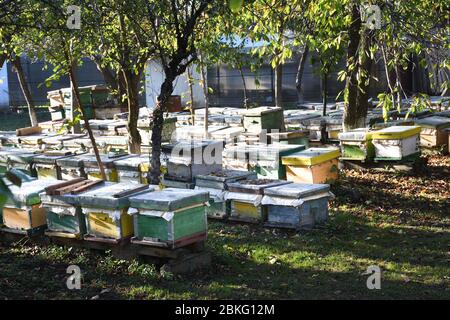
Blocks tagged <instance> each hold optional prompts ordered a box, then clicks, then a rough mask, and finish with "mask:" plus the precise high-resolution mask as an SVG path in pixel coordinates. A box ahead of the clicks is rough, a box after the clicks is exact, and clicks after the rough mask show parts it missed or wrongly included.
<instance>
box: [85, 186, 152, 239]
mask: <svg viewBox="0 0 450 320" xmlns="http://www.w3.org/2000/svg"><path fill="white" fill-rule="evenodd" d="M155 188H156V187H155V186H148V185H140V184H135V183H109V182H107V183H105V186H104V187H102V188H98V189H96V190H92V191H89V192H86V193H83V194H82V195H80V196H79V204H80V206H81V208H82V212H83V214H84V215H85V216H86V228H87V234H86V236H85V237H84V238H85V240H105V241H107V240H111V241H113V242H118V241H121V240H123V239H125V238H129V237H131V236H132V235H133V221H132V217H131V216H130V215H129V214H128V207H129V204H130V202H129V197H130V196H132V195H133V194H137V193H140V192H143V191H153V190H155Z"/></svg>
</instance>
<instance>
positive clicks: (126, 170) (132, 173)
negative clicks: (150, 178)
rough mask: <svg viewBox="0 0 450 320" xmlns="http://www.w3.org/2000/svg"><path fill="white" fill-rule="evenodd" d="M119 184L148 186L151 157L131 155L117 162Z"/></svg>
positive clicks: (115, 163)
mask: <svg viewBox="0 0 450 320" xmlns="http://www.w3.org/2000/svg"><path fill="white" fill-rule="evenodd" d="M114 166H115V167H116V170H117V176H118V181H119V182H129V183H142V184H148V182H147V174H148V172H149V171H150V158H149V155H148V154H147V155H130V157H127V158H125V159H120V160H115V161H114Z"/></svg>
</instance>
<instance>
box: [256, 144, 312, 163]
mask: <svg viewBox="0 0 450 320" xmlns="http://www.w3.org/2000/svg"><path fill="white" fill-rule="evenodd" d="M249 150H250V157H252V152H255V153H256V154H257V159H258V160H278V159H279V158H280V157H282V156H286V155H290V154H293V153H295V152H298V151H302V150H305V146H304V145H301V144H269V145H251V146H249Z"/></svg>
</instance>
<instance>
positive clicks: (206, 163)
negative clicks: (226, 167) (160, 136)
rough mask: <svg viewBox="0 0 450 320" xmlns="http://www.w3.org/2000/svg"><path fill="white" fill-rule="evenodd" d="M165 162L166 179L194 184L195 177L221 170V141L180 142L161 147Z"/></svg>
mask: <svg viewBox="0 0 450 320" xmlns="http://www.w3.org/2000/svg"><path fill="white" fill-rule="evenodd" d="M162 151H163V153H164V154H165V155H166V156H167V157H168V160H167V176H166V178H167V179H173V180H181V181H186V182H194V178H195V177H196V176H197V175H201V174H208V173H211V172H215V171H218V170H221V169H222V151H223V143H222V142H221V141H181V142H176V143H173V144H168V145H165V146H163V147H162Z"/></svg>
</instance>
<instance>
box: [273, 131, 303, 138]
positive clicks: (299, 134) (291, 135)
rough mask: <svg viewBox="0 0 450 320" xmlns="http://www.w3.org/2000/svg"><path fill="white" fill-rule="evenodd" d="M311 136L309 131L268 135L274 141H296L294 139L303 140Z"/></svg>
mask: <svg viewBox="0 0 450 320" xmlns="http://www.w3.org/2000/svg"><path fill="white" fill-rule="evenodd" d="M308 134H309V132H308V130H292V131H287V132H272V133H268V134H267V135H268V136H270V137H272V139H279V140H284V139H294V138H301V137H307V136H308Z"/></svg>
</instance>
